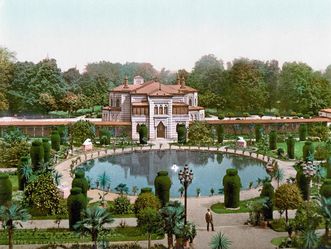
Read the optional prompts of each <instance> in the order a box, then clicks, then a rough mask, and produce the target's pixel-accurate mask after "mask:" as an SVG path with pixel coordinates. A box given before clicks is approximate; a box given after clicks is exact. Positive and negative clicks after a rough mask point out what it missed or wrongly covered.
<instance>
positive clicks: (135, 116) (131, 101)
mask: <svg viewBox="0 0 331 249" xmlns="http://www.w3.org/2000/svg"><path fill="white" fill-rule="evenodd" d="M204 119H205V112H204V108H203V107H200V106H198V91H197V90H196V89H194V88H192V87H189V86H186V85H185V80H184V78H182V79H179V78H177V82H176V84H174V85H166V84H162V83H160V82H157V81H148V82H144V79H143V78H142V77H141V76H136V77H134V79H133V83H132V84H129V82H128V78H127V77H126V78H125V80H124V82H123V84H122V85H120V86H118V87H115V88H114V89H112V90H111V91H110V93H109V106H107V107H104V108H103V110H102V121H124V122H131V130H132V131H131V132H132V133H131V134H132V139H135V140H136V139H139V134H138V130H139V126H140V125H141V124H145V125H146V126H147V128H148V138H149V140H155V139H157V138H165V139H177V132H176V128H177V125H178V124H185V126H186V127H188V126H189V122H190V121H194V120H204Z"/></svg>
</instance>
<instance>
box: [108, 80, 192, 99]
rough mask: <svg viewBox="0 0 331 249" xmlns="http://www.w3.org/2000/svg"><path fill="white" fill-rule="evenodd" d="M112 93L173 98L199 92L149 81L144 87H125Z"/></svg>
mask: <svg viewBox="0 0 331 249" xmlns="http://www.w3.org/2000/svg"><path fill="white" fill-rule="evenodd" d="M111 92H129V93H131V94H143V95H148V96H172V95H182V94H185V93H190V92H197V90H196V89H194V88H192V87H189V86H184V87H182V86H181V85H178V84H176V85H166V84H162V83H160V82H156V81H148V82H145V83H144V84H142V85H128V86H127V88H124V85H123V84H122V85H120V86H117V87H115V88H114V89H113V90H111Z"/></svg>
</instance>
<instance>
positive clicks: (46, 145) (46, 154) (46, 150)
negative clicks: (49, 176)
mask: <svg viewBox="0 0 331 249" xmlns="http://www.w3.org/2000/svg"><path fill="white" fill-rule="evenodd" d="M43 147H44V162H45V163H47V162H48V161H49V159H50V158H51V145H50V144H49V139H48V138H43Z"/></svg>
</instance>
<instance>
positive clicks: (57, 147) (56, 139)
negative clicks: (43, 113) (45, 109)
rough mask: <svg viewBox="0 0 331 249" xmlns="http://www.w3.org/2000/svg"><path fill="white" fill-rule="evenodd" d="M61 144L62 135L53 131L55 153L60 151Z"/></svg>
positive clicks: (52, 140) (52, 138)
mask: <svg viewBox="0 0 331 249" xmlns="http://www.w3.org/2000/svg"><path fill="white" fill-rule="evenodd" d="M60 143H61V137H60V134H59V133H58V131H52V134H51V144H52V149H53V150H55V151H59V150H60Z"/></svg>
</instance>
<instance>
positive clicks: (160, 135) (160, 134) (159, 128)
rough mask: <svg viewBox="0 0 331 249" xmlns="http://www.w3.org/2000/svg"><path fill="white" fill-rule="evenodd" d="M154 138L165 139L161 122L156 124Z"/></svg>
mask: <svg viewBox="0 0 331 249" xmlns="http://www.w3.org/2000/svg"><path fill="white" fill-rule="evenodd" d="M156 129H157V130H156V137H158V138H165V126H164V124H163V123H162V122H160V123H159V124H158V126H157V127H156Z"/></svg>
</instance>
